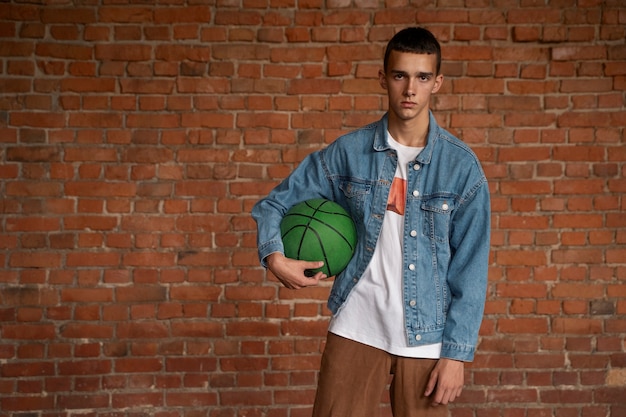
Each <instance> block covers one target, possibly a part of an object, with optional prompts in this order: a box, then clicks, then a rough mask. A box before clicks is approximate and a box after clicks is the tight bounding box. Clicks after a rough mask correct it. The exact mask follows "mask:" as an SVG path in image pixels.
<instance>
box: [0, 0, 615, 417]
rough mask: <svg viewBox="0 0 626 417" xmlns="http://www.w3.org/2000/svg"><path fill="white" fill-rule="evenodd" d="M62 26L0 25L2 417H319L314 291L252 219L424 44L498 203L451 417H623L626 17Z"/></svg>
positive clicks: (342, 13) (44, 18) (316, 10)
mask: <svg viewBox="0 0 626 417" xmlns="http://www.w3.org/2000/svg"><path fill="white" fill-rule="evenodd" d="M35 3H50V4H49V5H37V4H35ZM75 3H76V4H75V5H74V4H72V3H71V2H69V1H67V0H57V1H49V2H48V1H45V0H42V1H30V2H21V1H17V2H16V1H13V2H3V3H2V4H0V89H1V91H2V93H1V97H0V143H1V148H0V160H1V164H0V192H1V193H2V201H1V204H0V208H1V209H2V217H1V220H0V266H1V268H0V332H1V333H0V337H1V339H0V410H1V411H0V416H22V417H24V416H29V417H30V416H49V417H51V416H69V415H88V416H116V417H117V416H129V417H131V416H144V415H150V416H159V417H183V416H184V417H199V416H203V417H209V416H210V417H235V416H237V417H241V416H256V417H260V416H265V417H305V416H308V415H310V404H311V401H312V397H313V394H314V389H315V378H316V370H317V368H318V362H319V352H320V350H321V349H322V343H323V337H324V334H325V329H326V324H327V319H328V312H327V310H326V309H325V306H324V304H325V298H326V295H327V292H328V286H323V287H320V288H313V289H309V290H303V291H299V292H292V291H288V290H286V289H284V288H281V287H280V286H279V285H277V284H276V282H275V280H274V279H272V278H271V277H266V275H265V272H264V271H263V270H262V269H260V268H259V267H258V263H257V259H256V250H255V225H254V223H253V221H252V219H251V218H250V216H249V212H250V208H251V206H252V205H253V204H254V202H255V201H256V200H257V199H258V198H259V197H260V196H262V195H264V194H265V193H267V192H268V191H269V190H270V189H271V187H272V186H274V185H275V184H276V183H277V182H278V181H279V180H280V179H281V178H283V177H284V176H285V175H286V174H287V173H288V172H289V171H290V170H291V169H292V168H293V166H294V164H296V163H297V162H298V161H299V160H301V158H302V157H303V156H304V155H306V154H307V153H309V152H311V151H312V150H315V149H319V148H320V147H321V146H323V145H324V144H325V143H327V142H329V141H331V140H333V139H334V138H335V137H336V136H337V135H338V134H340V133H341V132H343V131H347V130H349V129H351V128H353V127H356V126H360V125H362V124H364V123H366V122H368V121H371V120H374V119H376V118H378V117H379V116H380V115H381V111H382V110H383V109H384V108H385V95H384V93H383V91H381V89H380V87H379V86H378V82H377V78H376V74H377V71H378V69H379V67H380V64H381V58H382V49H383V47H384V44H385V42H386V41H387V40H388V39H389V38H390V36H391V35H392V33H393V32H394V30H395V29H399V28H401V27H404V26H408V25H414V24H416V23H419V24H421V25H425V26H426V27H428V28H430V29H431V30H433V31H434V32H435V33H436V35H437V36H438V37H439V38H440V40H441V41H442V44H443V50H444V60H445V64H444V67H443V69H444V72H445V75H446V81H445V87H444V88H443V92H442V93H440V94H439V95H438V96H437V97H436V98H435V99H434V102H433V106H434V109H435V110H436V112H437V115H438V118H439V120H440V121H441V123H442V124H443V125H445V126H447V127H448V128H449V130H451V131H452V132H453V133H455V134H457V135H459V136H460V137H461V138H463V140H465V141H466V142H467V143H468V144H469V145H470V146H472V147H473V149H475V151H476V152H477V154H478V155H479V156H480V158H481V160H482V161H483V163H484V167H485V170H486V172H487V175H488V177H489V179H490V182H491V190H492V194H493V236H492V240H493V252H492V257H491V269H490V282H491V283H490V287H489V294H488V300H487V308H486V317H485V321H484V324H483V327H482V331H481V342H480V347H479V352H478V354H477V356H476V361H475V362H474V364H472V365H471V366H470V367H469V368H468V371H467V382H468V387H467V389H466V390H465V394H464V396H463V398H462V400H461V401H460V403H459V404H458V405H457V406H455V407H454V408H453V409H452V410H451V413H450V414H451V416H453V417H597V416H602V417H604V416H613V417H619V416H625V415H626V403H625V401H626V400H625V398H626V392H625V388H624V387H625V385H626V353H625V351H626V347H625V344H626V340H625V334H626V214H625V211H626V198H625V197H624V193H625V192H626V179H624V176H625V175H624V174H626V146H625V144H624V142H625V141H624V126H625V125H626V110H625V109H626V107H625V99H626V94H625V89H626V47H625V44H624V39H625V34H626V33H625V27H626V10H625V9H624V3H623V1H621V0H608V1H593V0H583V1H575V0H560V1H552V2H545V3H551V5H549V6H545V5H544V2H543V1H541V2H538V1H532V0H515V1H506V0H502V1H500V0H497V1H484V0H472V1H466V2H463V1H455V0H450V1H448V0H442V1H437V2H434V1H422V0H420V1H417V2H408V1H406V0H393V1H390V2H388V4H387V5H386V6H387V8H382V5H381V3H380V2H374V1H370V0H355V1H354V2H350V1H341V0H329V1H327V2H324V1H321V0H306V1H298V2H296V1H295V0H282V1H280V0H279V1H255V0H243V1H227V0H225V1H221V0H218V1H217V2H214V1H211V2H204V1H188V2H186V1H183V0H180V1H162V2H158V3H162V5H158V6H151V5H148V3H152V2H134V1H131V2H128V1H124V0H121V1H112V2H109V1H104V2H98V1H76V2H75ZM102 3H104V5H100V4H102ZM127 3H137V4H127ZM142 3H143V4H142ZM154 3H157V2H154ZM187 3H189V4H190V5H188V6H187V5H186V4H187ZM215 3H217V4H215ZM407 3H411V4H410V5H408V4H407ZM414 3H415V4H414ZM435 3H436V6H435ZM207 4H208V5H207ZM490 4H493V5H494V6H493V7H489V5H490ZM379 6H380V8H379ZM384 414H385V415H388V409H385V412H384Z"/></svg>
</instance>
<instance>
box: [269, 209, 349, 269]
mask: <svg viewBox="0 0 626 417" xmlns="http://www.w3.org/2000/svg"><path fill="white" fill-rule="evenodd" d="M280 234H281V236H282V238H283V245H284V247H285V256H286V257H288V258H291V259H298V260H302V261H323V262H324V266H323V267H321V268H319V269H315V270H313V271H311V272H312V273H316V272H318V271H322V272H324V273H325V274H326V275H328V276H329V277H331V276H334V275H337V274H339V273H340V272H341V271H343V270H344V268H345V267H346V266H347V265H348V262H350V259H351V258H352V255H353V254H354V249H355V247H356V242H357V235H356V227H355V225H354V221H352V218H351V217H350V215H349V214H348V212H347V211H345V210H344V209H343V207H341V206H340V205H339V204H337V203H334V202H332V201H329V200H325V199H323V198H316V199H312V200H307V201H304V202H302V203H299V204H296V205H295V206H293V207H292V208H290V209H289V211H287V213H286V214H285V217H283V220H282V222H281V224H280Z"/></svg>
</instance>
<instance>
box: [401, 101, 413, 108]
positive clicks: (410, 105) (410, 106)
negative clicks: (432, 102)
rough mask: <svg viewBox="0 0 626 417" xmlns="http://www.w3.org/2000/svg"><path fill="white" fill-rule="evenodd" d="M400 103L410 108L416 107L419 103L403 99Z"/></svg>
mask: <svg viewBox="0 0 626 417" xmlns="http://www.w3.org/2000/svg"><path fill="white" fill-rule="evenodd" d="M400 105H401V106H402V107H404V108H406V109H410V108H413V107H415V106H416V105H417V104H416V103H413V102H412V101H403V102H401V103H400Z"/></svg>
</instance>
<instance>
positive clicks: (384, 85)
mask: <svg viewBox="0 0 626 417" xmlns="http://www.w3.org/2000/svg"><path fill="white" fill-rule="evenodd" d="M378 82H379V83H380V86H381V87H382V88H383V89H384V90H386V89H387V78H386V77H385V72H384V71H383V70H379V71H378Z"/></svg>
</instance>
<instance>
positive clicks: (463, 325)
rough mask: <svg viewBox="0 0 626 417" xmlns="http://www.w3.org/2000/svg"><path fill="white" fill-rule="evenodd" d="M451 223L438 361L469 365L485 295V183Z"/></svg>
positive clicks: (487, 211)
mask: <svg viewBox="0 0 626 417" xmlns="http://www.w3.org/2000/svg"><path fill="white" fill-rule="evenodd" d="M472 190H473V194H470V195H469V196H466V198H465V199H464V200H463V202H462V204H461V205H460V206H459V208H458V210H457V211H456V213H455V214H454V217H453V218H452V219H451V229H450V253H451V256H450V263H449V265H448V270H447V283H448V287H449V289H450V305H449V308H448V312H447V316H446V323H445V327H444V334H443V345H442V351H441V357H443V358H450V359H456V360H460V361H472V360H473V358H474V351H475V347H476V343H477V340H478V332H479V330H480V325H481V322H482V316H483V311H484V307H485V295H486V292H487V274H488V264H489V249H490V246H489V238H490V225H491V211H490V204H489V188H488V185H487V182H486V180H484V178H483V180H482V181H481V182H479V183H477V186H476V187H474V188H473V189H472Z"/></svg>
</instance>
